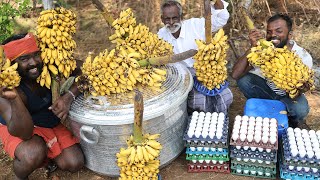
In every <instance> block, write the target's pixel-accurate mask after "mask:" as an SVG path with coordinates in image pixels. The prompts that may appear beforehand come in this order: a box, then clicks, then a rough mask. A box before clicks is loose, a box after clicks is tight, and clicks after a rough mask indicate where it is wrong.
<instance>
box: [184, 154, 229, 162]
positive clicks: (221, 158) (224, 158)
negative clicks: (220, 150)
mask: <svg viewBox="0 0 320 180" xmlns="http://www.w3.org/2000/svg"><path fill="white" fill-rule="evenodd" d="M186 160H190V161H192V160H215V161H229V160H230V158H229V155H226V156H222V155H220V156H217V155H215V156H211V155H208V154H207V155H205V156H203V155H190V154H186Z"/></svg>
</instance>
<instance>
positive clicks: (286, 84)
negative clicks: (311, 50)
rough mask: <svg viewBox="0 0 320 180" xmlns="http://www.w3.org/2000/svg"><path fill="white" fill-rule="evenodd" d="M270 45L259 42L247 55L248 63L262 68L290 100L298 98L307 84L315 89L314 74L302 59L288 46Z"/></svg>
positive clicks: (266, 75) (267, 76) (265, 74)
mask: <svg viewBox="0 0 320 180" xmlns="http://www.w3.org/2000/svg"><path fill="white" fill-rule="evenodd" d="M270 43H271V42H270ZM270 43H269V44H268V43H263V41H259V43H258V46H256V47H253V48H251V52H250V53H249V54H248V55H247V58H248V61H249V62H250V63H251V64H253V65H255V66H258V67H260V68H261V71H262V73H263V75H264V76H265V77H266V78H267V79H269V80H271V81H272V82H273V83H274V84H275V85H276V86H277V88H279V89H282V90H285V91H286V92H287V93H288V94H289V97H290V98H295V97H297V96H298V95H299V88H301V87H302V86H303V85H305V84H307V85H308V87H310V89H314V88H315V86H314V79H313V76H314V72H313V71H312V70H311V69H309V68H308V66H306V65H305V64H303V62H302V60H301V58H300V57H299V56H298V55H296V54H295V53H294V52H292V51H290V50H289V49H287V47H286V46H285V47H284V48H275V47H274V46H273V44H272V43H271V44H270Z"/></svg>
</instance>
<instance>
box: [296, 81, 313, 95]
mask: <svg viewBox="0 0 320 180" xmlns="http://www.w3.org/2000/svg"><path fill="white" fill-rule="evenodd" d="M310 88H311V86H310V84H309V83H308V82H306V83H304V84H303V85H302V86H300V87H298V90H299V93H300V94H302V93H305V92H307V91H309V90H310Z"/></svg>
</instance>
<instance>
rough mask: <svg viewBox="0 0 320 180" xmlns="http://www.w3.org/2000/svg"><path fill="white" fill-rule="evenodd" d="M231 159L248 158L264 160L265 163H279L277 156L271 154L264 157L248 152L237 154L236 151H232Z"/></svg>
mask: <svg viewBox="0 0 320 180" xmlns="http://www.w3.org/2000/svg"><path fill="white" fill-rule="evenodd" d="M230 157H231V158H242V159H245V158H248V159H256V160H263V161H271V162H277V154H272V155H271V154H269V156H268V155H263V154H259V153H257V154H254V153H250V154H249V153H247V152H238V153H235V152H234V151H230Z"/></svg>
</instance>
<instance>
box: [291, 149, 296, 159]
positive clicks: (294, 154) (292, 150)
mask: <svg viewBox="0 0 320 180" xmlns="http://www.w3.org/2000/svg"><path fill="white" fill-rule="evenodd" d="M290 152H291V156H292V157H296V156H297V155H298V150H297V149H291V151H290Z"/></svg>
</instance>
